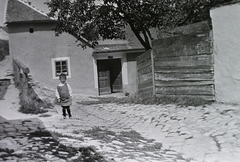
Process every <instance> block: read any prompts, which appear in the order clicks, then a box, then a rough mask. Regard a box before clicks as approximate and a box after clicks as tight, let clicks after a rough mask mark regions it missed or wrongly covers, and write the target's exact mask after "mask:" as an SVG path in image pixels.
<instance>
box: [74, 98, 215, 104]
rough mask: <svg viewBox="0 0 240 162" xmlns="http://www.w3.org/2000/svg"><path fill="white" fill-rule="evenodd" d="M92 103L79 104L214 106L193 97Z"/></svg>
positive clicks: (95, 101) (83, 102) (121, 99)
mask: <svg viewBox="0 0 240 162" xmlns="http://www.w3.org/2000/svg"><path fill="white" fill-rule="evenodd" d="M91 98H92V99H95V100H92V101H82V102H77V103H79V104H82V105H93V104H107V103H116V104H126V103H129V104H144V105H153V104H156V105H160V104H162V105H167V104H176V105H178V106H205V105H209V104H212V103H213V101H207V100H204V99H201V98H192V97H190V96H189V97H179V96H162V97H152V96H126V97H122V98H116V97H91Z"/></svg>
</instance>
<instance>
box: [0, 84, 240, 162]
mask: <svg viewBox="0 0 240 162" xmlns="http://www.w3.org/2000/svg"><path fill="white" fill-rule="evenodd" d="M12 90H13V91H12ZM10 91H11V93H12V94H14V92H16V91H15V89H14V86H10V88H9V89H8V92H7V94H6V95H7V96H6V97H7V98H6V99H5V100H1V101H0V105H1V106H0V108H1V115H2V116H8V117H9V119H5V118H2V117H0V124H1V125H0V161H13V162H15V161H24V162H25V161H26V162H27V161H54V162H55V161H56V162H57V161H74V159H76V158H77V157H78V156H79V155H80V152H79V150H74V149H73V150H68V149H69V148H72V147H70V146H73V147H75V148H81V147H88V146H91V147H92V148H94V149H95V150H96V151H97V152H98V153H99V154H100V155H102V156H103V157H104V159H105V161H109V162H115V161H117V162H146V161H148V162H159V161H160V162H238V161H239V159H240V154H239V153H240V108H239V105H226V104H213V105H208V106H206V107H178V106H175V105H133V104H121V105H117V104H95V105H88V106H86V105H81V104H77V103H74V104H73V106H72V112H73V118H71V119H66V120H64V119H63V118H62V116H61V113H60V112H61V110H60V107H56V110H57V111H49V112H48V113H47V114H44V115H41V116H38V117H36V116H35V117H34V118H28V119H25V116H21V118H22V119H14V118H12V116H11V114H13V116H18V115H17V113H16V114H15V113H13V110H12V108H11V106H12V105H11V104H14V105H15V107H16V106H17V104H16V102H17V101H15V99H13V98H14V97H13V96H11V99H12V100H13V101H12V100H8V97H9V96H8V95H9V92H10ZM15 97H16V96H15ZM6 102H9V105H11V106H9V109H8V108H7V107H8V105H7V103H6ZM3 108H4V110H3ZM10 110H11V111H10ZM58 112H59V113H58ZM10 117H11V119H10ZM46 130H48V131H51V132H58V133H61V134H63V136H58V137H57V138H56V137H55V136H54V135H52V134H47V133H45V131H46ZM39 132H40V134H41V132H42V133H43V134H41V135H39ZM44 133H45V134H44ZM4 145H8V148H10V149H9V150H6V149H5V150H4V149H2V146H4ZM64 146H65V147H64ZM11 147H12V149H11ZM3 148H4V147H3ZM5 148H6V147H5ZM67 148H68V149H67Z"/></svg>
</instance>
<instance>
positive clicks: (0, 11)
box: [0, 0, 48, 26]
mask: <svg viewBox="0 0 240 162" xmlns="http://www.w3.org/2000/svg"><path fill="white" fill-rule="evenodd" d="M24 1H29V2H31V3H32V6H35V7H36V8H38V9H40V10H42V11H43V12H45V13H47V12H48V8H47V6H46V5H45V4H44V2H45V1H46V0H24ZM6 2H7V0H0V26H4V16H5V7H6Z"/></svg>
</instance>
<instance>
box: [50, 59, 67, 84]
mask: <svg viewBox="0 0 240 162" xmlns="http://www.w3.org/2000/svg"><path fill="white" fill-rule="evenodd" d="M52 72H53V79H58V76H59V75H60V74H61V73H64V74H66V75H67V77H68V78H70V77H71V71H70V59H69V57H59V58H52Z"/></svg>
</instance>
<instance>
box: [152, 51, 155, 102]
mask: <svg viewBox="0 0 240 162" xmlns="http://www.w3.org/2000/svg"><path fill="white" fill-rule="evenodd" d="M151 62H152V84H153V87H152V88H153V96H154V97H155V96H156V87H155V64H154V54H153V50H151Z"/></svg>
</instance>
